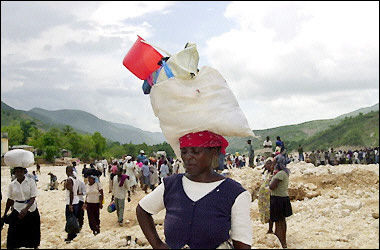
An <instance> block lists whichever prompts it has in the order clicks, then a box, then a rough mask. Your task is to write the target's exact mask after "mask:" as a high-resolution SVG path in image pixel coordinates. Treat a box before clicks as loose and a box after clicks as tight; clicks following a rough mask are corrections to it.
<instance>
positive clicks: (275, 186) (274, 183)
mask: <svg viewBox="0 0 380 250" xmlns="http://www.w3.org/2000/svg"><path fill="white" fill-rule="evenodd" d="M280 181H281V180H279V179H273V181H272V182H271V183H270V184H269V189H270V190H275V189H276V188H277V186H278V184H279V183H280Z"/></svg>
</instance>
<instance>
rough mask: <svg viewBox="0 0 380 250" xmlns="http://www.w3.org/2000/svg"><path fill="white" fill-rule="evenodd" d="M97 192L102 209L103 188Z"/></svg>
mask: <svg viewBox="0 0 380 250" xmlns="http://www.w3.org/2000/svg"><path fill="white" fill-rule="evenodd" d="M99 193H100V197H99V206H100V209H102V208H103V199H104V194H103V189H100V190H99Z"/></svg>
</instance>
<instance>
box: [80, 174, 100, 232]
mask: <svg viewBox="0 0 380 250" xmlns="http://www.w3.org/2000/svg"><path fill="white" fill-rule="evenodd" d="M103 198H104V194H103V188H102V185H101V184H100V182H99V180H98V177H97V176H95V175H90V176H89V177H88V184H87V185H86V201H85V204H84V206H83V207H84V209H86V210H87V217H88V224H89V226H90V229H91V230H92V232H93V234H94V235H97V234H99V233H100V216H99V214H100V209H102V208H103Z"/></svg>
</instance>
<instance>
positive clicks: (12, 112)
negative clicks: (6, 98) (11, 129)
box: [1, 102, 49, 130]
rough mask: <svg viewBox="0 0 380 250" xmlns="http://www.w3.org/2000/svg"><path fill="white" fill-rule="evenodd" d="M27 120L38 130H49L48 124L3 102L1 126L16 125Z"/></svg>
mask: <svg viewBox="0 0 380 250" xmlns="http://www.w3.org/2000/svg"><path fill="white" fill-rule="evenodd" d="M25 120H29V121H33V122H34V123H35V124H36V126H37V127H38V128H41V129H43V130H46V129H48V128H49V126H48V125H47V124H45V123H43V122H41V121H40V120H38V119H36V118H34V117H32V116H30V115H28V114H26V113H25V112H24V111H22V110H17V109H14V108H12V107H10V106H8V105H7V104H5V103H4V102H1V126H10V125H15V124H19V123H20V122H21V121H25Z"/></svg>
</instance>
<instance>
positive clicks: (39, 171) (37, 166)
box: [36, 163, 41, 174]
mask: <svg viewBox="0 0 380 250" xmlns="http://www.w3.org/2000/svg"><path fill="white" fill-rule="evenodd" d="M36 172H37V173H38V174H41V166H40V164H38V163H37V165H36Z"/></svg>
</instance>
